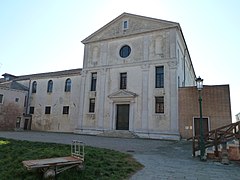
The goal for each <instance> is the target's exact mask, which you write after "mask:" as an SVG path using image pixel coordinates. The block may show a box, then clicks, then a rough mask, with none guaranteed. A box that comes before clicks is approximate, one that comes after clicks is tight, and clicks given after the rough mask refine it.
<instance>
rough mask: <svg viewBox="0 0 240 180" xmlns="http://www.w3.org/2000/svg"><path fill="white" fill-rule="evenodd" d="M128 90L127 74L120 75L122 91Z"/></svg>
mask: <svg viewBox="0 0 240 180" xmlns="http://www.w3.org/2000/svg"><path fill="white" fill-rule="evenodd" d="M126 88H127V73H120V89H126Z"/></svg>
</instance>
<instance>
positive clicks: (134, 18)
mask: <svg viewBox="0 0 240 180" xmlns="http://www.w3.org/2000/svg"><path fill="white" fill-rule="evenodd" d="M124 21H127V22H128V28H127V29H123V22H124ZM171 27H179V24H178V23H175V22H171V21H165V20H160V19H154V18H149V17H145V16H139V15H134V14H129V13H123V14H121V15H120V16H118V17H117V18H115V19H114V20H112V21H111V22H109V23H108V24H106V25H105V26H103V27H102V28H100V29H99V30H97V31H96V32H95V33H93V34H92V35H90V36H88V37H87V38H86V39H84V40H83V41H82V43H84V44H86V43H89V42H97V41H101V40H107V39H111V38H117V37H123V36H127V35H133V34H138V33H145V32H150V31H155V30H160V29H166V28H171Z"/></svg>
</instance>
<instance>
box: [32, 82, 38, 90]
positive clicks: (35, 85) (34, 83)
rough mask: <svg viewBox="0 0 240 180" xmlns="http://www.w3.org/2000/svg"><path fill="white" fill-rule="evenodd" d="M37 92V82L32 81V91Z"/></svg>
mask: <svg viewBox="0 0 240 180" xmlns="http://www.w3.org/2000/svg"><path fill="white" fill-rule="evenodd" d="M36 92H37V82H36V81H33V83H32V93H36Z"/></svg>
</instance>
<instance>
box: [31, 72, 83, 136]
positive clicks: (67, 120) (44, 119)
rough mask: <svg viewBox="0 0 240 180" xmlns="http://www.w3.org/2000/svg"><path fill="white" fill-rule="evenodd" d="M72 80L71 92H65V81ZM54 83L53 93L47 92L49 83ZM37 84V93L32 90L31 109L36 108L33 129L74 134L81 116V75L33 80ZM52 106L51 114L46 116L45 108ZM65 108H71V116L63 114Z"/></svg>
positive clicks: (33, 116)
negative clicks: (50, 81)
mask: <svg viewBox="0 0 240 180" xmlns="http://www.w3.org/2000/svg"><path fill="white" fill-rule="evenodd" d="M67 78H70V79H71V84H72V86H71V92H65V91H64V87H65V81H66V79H67ZM49 80H52V81H53V92H52V93H48V92H47V84H48V81H49ZM34 81H36V82H37V92H36V93H32V90H31V89H30V98H29V107H31V106H33V107H34V114H33V115H32V129H33V130H44V131H61V132H73V131H74V129H75V128H76V127H77V119H78V115H79V109H80V107H79V94H80V93H79V91H80V75H76V76H66V77H54V78H51V77H49V78H41V79H32V80H31V86H30V87H31V88H32V83H33V82H34ZM46 106H51V114H45V107H46ZM63 106H69V114H62V111H63Z"/></svg>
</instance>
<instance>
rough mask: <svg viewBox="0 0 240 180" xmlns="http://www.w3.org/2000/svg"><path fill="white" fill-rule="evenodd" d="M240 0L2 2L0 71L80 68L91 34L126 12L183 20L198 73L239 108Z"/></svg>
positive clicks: (234, 109)
mask: <svg viewBox="0 0 240 180" xmlns="http://www.w3.org/2000/svg"><path fill="white" fill-rule="evenodd" d="M239 9H240V1H239V0H231V1H228V0H211V1H210V0H121V1H114V0H86V1H84V0H0V74H4V73H10V74H13V75H16V76H18V75H26V74H35V73H43V72H51V71H60V70H66V69H74V68H81V67H82V62H83V52H84V46H83V44H82V43H81V41H82V40H83V39H85V38H86V37H87V36H89V35H90V34H92V33H94V32H95V31H97V30H98V29H99V28H101V27H102V26H104V25H106V24H107V23H108V22H110V21H111V20H113V19H114V18H116V17H117V16H119V15H120V14H122V13H123V12H127V13H132V14H137V15H142V16H147V17H152V18H157V19H163V20H168V21H173V22H178V23H179V24H180V26H181V28H182V31H183V34H184V37H185V40H186V43H187V46H188V50H189V52H190V56H191V59H192V63H193V66H194V69H195V72H196V75H197V76H201V77H202V78H203V79H204V82H203V83H204V84H205V85H219V84H229V85H230V95H231V107H232V116H233V118H234V119H233V121H234V120H235V115H236V114H237V113H239V112H240V107H239V106H238V104H239V102H240V80H239V77H240V76H239V72H240V71H239V68H240V58H239V56H238V55H239V53H240V45H239V43H240V11H239Z"/></svg>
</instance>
